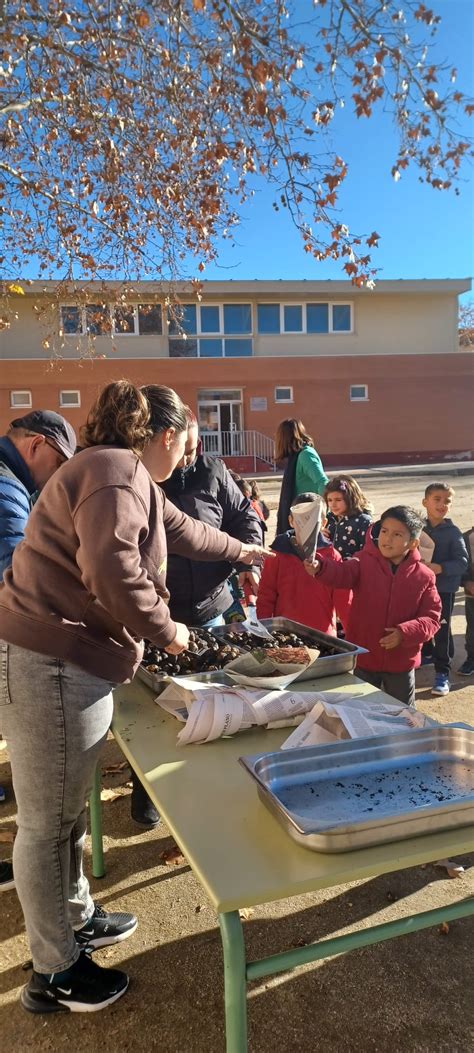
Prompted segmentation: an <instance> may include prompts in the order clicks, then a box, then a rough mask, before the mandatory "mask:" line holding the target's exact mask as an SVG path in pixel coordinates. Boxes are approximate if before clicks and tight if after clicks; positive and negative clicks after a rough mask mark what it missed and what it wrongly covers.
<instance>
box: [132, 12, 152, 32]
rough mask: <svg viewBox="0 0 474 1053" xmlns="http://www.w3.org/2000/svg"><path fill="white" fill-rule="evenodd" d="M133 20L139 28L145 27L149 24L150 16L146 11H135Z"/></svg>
mask: <svg viewBox="0 0 474 1053" xmlns="http://www.w3.org/2000/svg"><path fill="white" fill-rule="evenodd" d="M135 22H136V23H137V26H138V28H139V29H147V27H148V26H149V25H150V16H149V14H148V13H147V11H137V13H136V15H135Z"/></svg>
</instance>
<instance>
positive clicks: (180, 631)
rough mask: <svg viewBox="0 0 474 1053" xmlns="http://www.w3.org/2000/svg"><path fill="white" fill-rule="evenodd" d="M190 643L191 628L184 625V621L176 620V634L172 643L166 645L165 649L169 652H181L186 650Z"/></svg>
mask: <svg viewBox="0 0 474 1053" xmlns="http://www.w3.org/2000/svg"><path fill="white" fill-rule="evenodd" d="M188 644H189V629H188V627H187V625H183V623H182V622H176V636H175V638H174V640H172V641H171V643H169V644H168V646H167V647H165V651H167V652H168V654H181V651H185V650H186V648H187V646H188Z"/></svg>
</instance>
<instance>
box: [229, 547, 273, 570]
mask: <svg viewBox="0 0 474 1053" xmlns="http://www.w3.org/2000/svg"><path fill="white" fill-rule="evenodd" d="M269 556H270V557H273V556H275V553H274V552H271V551H270V549H269V548H262V546H261V545H245V544H243V545H242V548H241V550H240V556H239V558H238V561H237V562H238V563H245V564H246V565H247V566H249V567H252V566H254V565H256V566H257V567H261V565H262V563H264V561H265V560H266V559H268V557H269Z"/></svg>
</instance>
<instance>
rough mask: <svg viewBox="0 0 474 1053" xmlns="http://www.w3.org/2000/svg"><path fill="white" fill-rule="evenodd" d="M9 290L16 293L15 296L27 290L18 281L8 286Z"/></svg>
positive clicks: (21, 294)
mask: <svg viewBox="0 0 474 1053" xmlns="http://www.w3.org/2000/svg"><path fill="white" fill-rule="evenodd" d="M8 292H11V293H14V295H15V296H24V295H25V290H24V289H23V288H22V286H21V285H17V283H16V282H12V284H11V285H9V286H8Z"/></svg>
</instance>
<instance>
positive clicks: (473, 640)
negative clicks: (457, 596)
mask: <svg viewBox="0 0 474 1053" xmlns="http://www.w3.org/2000/svg"><path fill="white" fill-rule="evenodd" d="M466 655H467V657H468V658H469V659H470V661H471V662H474V596H466Z"/></svg>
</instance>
